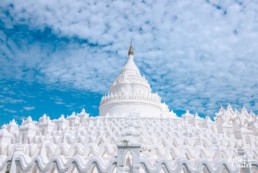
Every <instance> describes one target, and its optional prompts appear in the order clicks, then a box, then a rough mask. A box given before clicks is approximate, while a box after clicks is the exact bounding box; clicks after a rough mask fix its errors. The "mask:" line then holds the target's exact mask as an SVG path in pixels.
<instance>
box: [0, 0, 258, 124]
mask: <svg viewBox="0 0 258 173" xmlns="http://www.w3.org/2000/svg"><path fill="white" fill-rule="evenodd" d="M131 38H133V45H134V49H135V61H136V64H137V65H138V67H139V68H140V70H141V72H142V74H143V75H145V76H146V78H147V79H148V80H149V82H150V84H151V86H152V88H153V90H154V92H158V93H159V94H160V95H161V97H162V99H163V101H165V102H166V103H167V104H168V105H169V106H170V109H173V110H175V111H176V112H177V113H178V114H181V113H182V112H183V111H184V110H186V109H189V110H190V111H191V112H193V113H194V112H198V113H200V114H202V115H207V114H208V115H211V116H213V115H214V114H215V112H216V111H217V110H218V108H219V107H220V106H221V105H222V106H226V105H227V103H231V104H232V106H233V107H236V108H237V109H240V108H241V107H242V106H245V107H246V108H247V109H248V110H249V111H250V110H253V111H254V112H255V113H256V114H258V41H257V40H258V2H256V1H251V0H223V1H222V0H216V1H215V0H195V1H193V0H188V1H182V0H173V1H170V0H162V1H157V0H144V1H134V0H132V1H127V0H125V1H115V0H107V1H82V0H75V1H73V3H71V1H68V0H63V1H57V0H51V1H50V0H49V1H46V0H38V1H37V2H35V1H33V0H27V1H26V2H25V1H23V2H21V1H11V0H2V1H1V2H0V65H1V68H0V116H1V119H0V124H3V123H7V122H9V121H10V120H11V119H13V118H15V119H16V120H17V121H18V122H20V121H21V119H23V118H24V117H27V116H28V115H31V116H32V118H33V119H36V120H37V119H38V118H39V117H40V116H41V115H42V114H43V113H46V114H48V115H49V116H50V117H51V118H57V117H59V116H60V115H61V114H62V113H63V114H64V115H69V114H71V113H72V112H73V111H75V112H80V110H81V109H82V108H85V109H86V111H87V112H88V113H90V114H91V115H98V106H99V102H100V98H101V96H102V95H103V94H104V93H106V92H107V91H108V88H109V85H110V83H111V82H112V81H113V80H114V79H115V77H116V75H118V74H119V72H120V70H121V68H122V67H123V65H124V64H125V62H126V60H127V49H128V46H129V43H130V40H131Z"/></svg>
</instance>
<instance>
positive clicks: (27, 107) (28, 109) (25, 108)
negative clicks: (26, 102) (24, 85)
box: [23, 106, 35, 111]
mask: <svg viewBox="0 0 258 173" xmlns="http://www.w3.org/2000/svg"><path fill="white" fill-rule="evenodd" d="M23 109H24V110H26V111H31V110H33V109H35V107H34V106H25V107H23Z"/></svg>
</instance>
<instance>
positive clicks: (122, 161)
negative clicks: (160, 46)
mask: <svg viewBox="0 0 258 173" xmlns="http://www.w3.org/2000/svg"><path fill="white" fill-rule="evenodd" d="M128 55H129V58H128V62H127V64H126V65H125V67H124V68H123V70H122V72H121V73H120V75H119V76H118V77H117V79H116V80H115V81H114V82H113V83H112V85H111V87H110V91H109V94H107V95H105V96H103V98H102V99H101V104H100V116H98V117H89V115H88V114H87V113H86V112H85V110H84V109H83V110H82V112H81V113H78V114H76V113H73V114H72V115H70V116H68V117H64V116H63V115H62V116H61V117H60V118H59V119H54V120H51V119H50V118H49V117H48V116H47V115H43V116H42V117H41V118H40V119H39V121H33V120H32V119H31V117H28V118H27V119H26V120H25V121H23V122H22V124H21V125H20V126H18V125H17V124H16V122H15V121H14V120H13V121H11V122H10V123H9V124H6V125H3V126H2V127H1V130H0V172H3V173H7V172H10V173H17V172H29V173H39V172H46V173H56V172H68V173H75V172H80V173H96V172H99V173H143V172H146V173H160V172H162V173H187V172H191V173H209V172H210V173H213V172H214V173H226V172H230V173H233V172H234V173H240V172H247V173H258V116H257V115H255V114H254V113H253V112H247V110H246V109H245V108H243V109H242V110H241V111H240V112H239V111H238V110H233V109H232V108H231V106H230V105H228V107H227V108H226V109H224V108H221V109H220V110H219V111H218V113H217V114H216V115H215V120H214V121H212V120H211V119H210V118H209V116H206V117H205V118H201V117H199V116H198V114H195V115H193V114H191V113H189V111H186V113H185V114H184V115H183V116H182V117H178V116H177V115H176V114H175V113H174V112H173V111H171V112H170V111H169V108H168V106H167V105H166V104H164V103H162V102H161V98H160V96H159V95H158V94H154V93H152V90H151V88H150V85H149V83H148V81H147V80H146V79H145V78H144V77H142V76H141V74H140V72H139V69H138V68H137V66H136V65H135V63H134V59H133V49H132V47H130V49H129V53H128Z"/></svg>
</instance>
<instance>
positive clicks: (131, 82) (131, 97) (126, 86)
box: [100, 46, 168, 117]
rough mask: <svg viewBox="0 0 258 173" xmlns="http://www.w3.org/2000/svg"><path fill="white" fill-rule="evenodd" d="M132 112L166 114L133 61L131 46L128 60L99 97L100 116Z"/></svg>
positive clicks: (157, 96) (154, 114) (150, 114)
mask: <svg viewBox="0 0 258 173" xmlns="http://www.w3.org/2000/svg"><path fill="white" fill-rule="evenodd" d="M132 112H137V113H139V115H140V117H160V116H161V115H164V114H168V109H164V103H161V98H160V96H159V95H158V94H156V93H152V90H151V87H150V84H149V83H148V81H147V80H146V79H145V77H144V76H142V75H141V73H140V71H139V69H138V67H137V66H136V65H135V63H134V57H133V48H132V46H130V48H129V51H128V61H127V63H126V65H125V66H124V68H123V69H122V71H121V73H120V74H119V75H118V77H117V78H116V79H115V80H114V82H113V83H112V84H111V86H110V90H109V93H108V95H105V96H103V97H102V99H101V103H100V115H101V116H107V115H108V116H118V117H124V116H128V115H129V114H130V113H132Z"/></svg>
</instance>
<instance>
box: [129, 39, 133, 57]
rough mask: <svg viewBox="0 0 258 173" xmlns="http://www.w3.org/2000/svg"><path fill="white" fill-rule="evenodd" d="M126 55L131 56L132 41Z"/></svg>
mask: <svg viewBox="0 0 258 173" xmlns="http://www.w3.org/2000/svg"><path fill="white" fill-rule="evenodd" d="M128 55H133V46H132V39H131V44H130V47H129V50H128Z"/></svg>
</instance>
